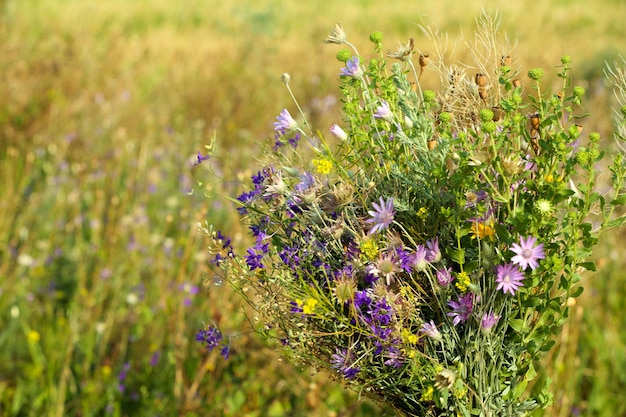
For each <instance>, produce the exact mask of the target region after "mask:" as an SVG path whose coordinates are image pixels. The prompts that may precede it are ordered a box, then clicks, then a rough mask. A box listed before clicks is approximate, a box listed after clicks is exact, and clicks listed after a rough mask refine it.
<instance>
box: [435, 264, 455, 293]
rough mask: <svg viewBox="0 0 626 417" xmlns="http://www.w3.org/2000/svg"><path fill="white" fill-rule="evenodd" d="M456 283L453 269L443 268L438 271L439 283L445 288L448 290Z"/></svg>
mask: <svg viewBox="0 0 626 417" xmlns="http://www.w3.org/2000/svg"><path fill="white" fill-rule="evenodd" d="M452 281H454V275H452V269H451V268H441V269H438V270H437V282H438V283H439V285H441V286H442V287H443V288H448V287H449V286H450V284H452Z"/></svg>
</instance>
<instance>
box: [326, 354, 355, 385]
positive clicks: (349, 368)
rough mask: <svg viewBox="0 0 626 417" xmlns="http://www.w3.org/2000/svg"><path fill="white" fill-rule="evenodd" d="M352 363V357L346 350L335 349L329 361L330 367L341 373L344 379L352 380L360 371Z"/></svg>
mask: <svg viewBox="0 0 626 417" xmlns="http://www.w3.org/2000/svg"><path fill="white" fill-rule="evenodd" d="M353 361H354V358H353V355H352V354H351V353H350V352H348V350H347V349H342V350H339V349H336V350H335V353H333V354H332V355H331V359H330V363H331V367H333V368H335V369H337V370H339V371H340V372H342V373H343V376H344V377H345V378H346V379H353V378H354V377H355V376H356V374H357V373H358V372H359V371H360V370H361V369H360V368H358V367H356V366H354V363H353Z"/></svg>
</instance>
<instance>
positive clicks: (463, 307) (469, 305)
mask: <svg viewBox="0 0 626 417" xmlns="http://www.w3.org/2000/svg"><path fill="white" fill-rule="evenodd" d="M448 306H450V307H451V308H452V311H451V312H449V313H448V314H447V315H448V316H450V317H453V319H452V324H453V325H455V326H456V325H457V324H459V323H463V322H466V321H467V319H468V318H469V317H470V316H471V315H472V312H473V310H474V294H472V293H471V292H470V293H467V294H465V295H463V296H460V297H458V298H457V301H448Z"/></svg>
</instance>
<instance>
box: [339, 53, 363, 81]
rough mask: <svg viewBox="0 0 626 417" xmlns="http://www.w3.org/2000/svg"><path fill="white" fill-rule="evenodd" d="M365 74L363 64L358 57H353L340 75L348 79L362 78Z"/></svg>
mask: <svg viewBox="0 0 626 417" xmlns="http://www.w3.org/2000/svg"><path fill="white" fill-rule="evenodd" d="M364 74H365V73H364V72H363V68H361V62H360V61H359V57H358V56H353V57H352V58H350V59H349V60H348V61H347V62H346V67H345V68H342V69H341V72H340V73H339V75H345V76H347V77H353V78H361V77H363V75H364Z"/></svg>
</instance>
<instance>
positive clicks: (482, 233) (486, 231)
mask: <svg viewBox="0 0 626 417" xmlns="http://www.w3.org/2000/svg"><path fill="white" fill-rule="evenodd" d="M471 230H472V239H476V238H478V239H484V238H485V237H488V238H489V239H491V240H493V235H494V234H495V233H496V230H495V229H494V228H493V221H489V222H487V223H479V222H474V223H472V227H471Z"/></svg>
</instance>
